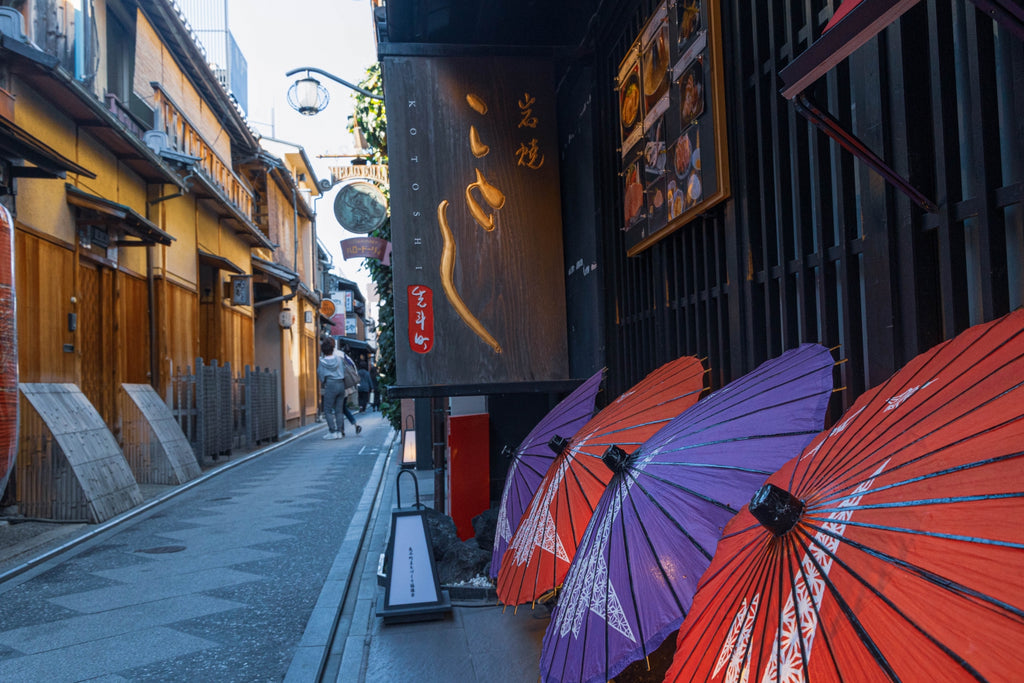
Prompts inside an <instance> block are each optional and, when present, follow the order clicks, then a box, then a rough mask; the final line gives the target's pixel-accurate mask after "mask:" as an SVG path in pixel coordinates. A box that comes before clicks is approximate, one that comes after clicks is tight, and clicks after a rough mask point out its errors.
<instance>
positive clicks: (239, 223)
mask: <svg viewBox="0 0 1024 683" xmlns="http://www.w3.org/2000/svg"><path fill="white" fill-rule="evenodd" d="M0 5H3V6H0V89H2V90H0V94H2V95H3V97H2V98H0V99H3V100H4V104H5V106H4V107H3V108H2V111H0V119H2V120H0V128H2V140H0V149H2V150H3V154H2V162H3V164H4V168H3V170H4V172H3V174H2V178H0V186H2V187H0V201H2V202H3V203H4V205H5V206H7V207H8V208H9V209H10V210H11V212H12V214H13V215H14V217H15V224H16V253H15V272H16V285H17V290H16V291H17V325H18V347H19V356H18V365H19V371H20V380H21V381H22V382H31V383H41V382H42V383H72V384H76V385H78V387H80V388H81V390H82V392H83V393H84V395H85V396H86V397H87V398H88V400H89V401H90V402H91V403H92V404H93V406H94V407H96V409H97V410H98V412H99V413H100V415H101V416H102V417H103V419H104V422H105V423H106V424H107V427H108V428H109V429H110V430H111V432H112V433H113V434H114V435H115V437H117V436H118V435H119V431H120V415H119V414H118V410H119V409H118V392H119V389H120V387H121V385H123V384H149V385H151V386H152V387H154V389H155V390H156V391H157V392H158V393H159V394H160V395H161V396H163V395H164V392H165V390H166V389H167V387H168V384H169V381H170V379H171V378H172V377H173V376H174V375H175V373H176V372H178V371H179V369H181V368H187V367H191V366H192V365H193V364H194V363H195V360H196V358H197V357H201V358H203V359H206V360H207V361H211V360H217V361H218V362H219V363H220V364H224V363H228V362H230V363H231V365H232V368H233V369H235V370H236V371H237V372H238V373H241V372H242V370H243V368H244V367H245V366H246V365H256V364H257V358H258V357H261V358H270V359H272V360H273V362H272V363H269V364H268V367H270V368H271V369H275V370H278V371H280V372H281V376H282V378H284V380H285V381H282V382H281V387H282V389H281V391H282V405H283V406H287V407H288V408H287V411H288V415H287V418H288V420H289V421H290V422H293V423H295V424H300V423H305V422H307V421H311V420H312V419H313V417H314V416H315V410H316V409H315V391H316V379H315V352H313V351H312V349H313V347H314V345H315V338H316V321H317V319H316V316H315V310H316V307H317V305H318V303H319V299H318V296H317V294H316V293H315V283H316V281H317V275H316V273H315V269H316V261H315V260H314V257H313V253H314V248H315V247H314V245H315V235H314V227H313V215H312V210H311V208H310V205H309V201H308V198H309V197H310V196H311V195H315V194H317V193H318V192H319V191H318V189H317V186H316V179H315V177H313V174H312V171H311V169H310V168H309V164H308V159H305V155H304V154H301V155H290V156H291V157H292V158H291V159H281V158H278V157H275V156H273V155H271V154H269V153H267V152H266V151H265V150H264V149H263V147H262V146H261V144H260V139H259V136H258V135H257V134H256V133H255V132H254V131H253V130H252V129H251V128H250V127H249V125H248V123H247V121H246V119H245V115H244V113H243V112H242V111H241V109H240V108H239V107H238V105H237V104H236V103H235V102H234V100H233V99H232V97H231V95H230V94H229V93H228V92H227V91H226V90H225V89H224V87H223V86H222V85H221V83H220V82H219V81H218V80H217V77H216V75H215V74H214V72H213V69H212V68H211V67H210V66H209V65H208V64H207V62H206V57H205V55H204V53H203V50H202V47H201V46H200V44H199V43H198V42H197V38H196V35H195V33H194V32H193V31H192V30H191V29H190V27H189V26H188V23H187V21H186V20H185V19H184V18H183V16H182V15H181V13H180V12H179V10H178V9H177V7H176V5H175V3H174V2H171V1H170V0H154V1H147V2H136V1H134V0H97V1H96V2H90V3H84V5H83V3H73V2H67V1H66V0H47V2H31V3H29V2H4V3H0ZM55 35H57V36H62V38H61V39H60V40H58V41H54V40H52V38H53V36H55ZM259 263H269V264H275V263H281V264H283V267H284V268H285V269H290V270H288V273H287V274H286V275H285V276H284V282H282V281H281V280H280V278H278V279H274V278H273V277H268V276H267V274H266V273H265V272H264V271H261V270H260V269H259V265H258V264H259ZM268 279H269V280H271V281H272V282H271V284H270V285H269V290H268V289H266V288H265V287H263V286H262V284H263V283H264V282H265V281H267V280H268ZM268 300H269V301H268ZM289 306H290V308H291V310H292V311H293V313H294V314H295V315H294V320H295V325H294V326H292V327H291V328H290V329H288V328H285V326H284V325H282V324H281V323H282V322H283V320H282V313H283V311H284V310H285V309H286V308H287V307H289ZM311 312H313V313H311ZM261 316H262V317H265V318H267V319H270V320H272V324H271V325H263V326H261V325H258V324H257V321H258V320H259V319H260V318H261ZM266 349H270V350H266ZM311 395H312V396H314V400H312V401H311V400H310V398H309V397H310V396H311Z"/></svg>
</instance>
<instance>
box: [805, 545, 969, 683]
mask: <svg viewBox="0 0 1024 683" xmlns="http://www.w3.org/2000/svg"><path fill="white" fill-rule="evenodd" d="M812 528H813V527H812ZM819 531H824V530H823V529H820V530H819ZM807 537H808V538H810V540H811V542H812V543H814V544H815V545H816V546H817V547H818V548H819V549H821V551H822V552H823V553H825V554H827V555H828V556H829V557H830V558H832V561H833V562H835V563H836V564H838V565H839V566H840V567H842V568H843V570H844V571H846V573H847V574H848V575H849V576H851V577H853V578H854V579H855V580H856V581H857V582H858V583H860V584H861V585H862V586H864V587H865V588H866V589H867V590H868V591H869V592H871V593H872V594H873V595H874V596H875V597H877V598H878V599H879V600H881V601H882V602H884V603H885V604H886V606H887V607H889V609H891V610H892V611H893V612H895V613H896V614H898V615H899V616H900V617H901V618H902V619H903V621H905V622H906V623H907V624H909V625H910V626H911V627H913V628H914V630H916V631H917V632H918V633H920V634H921V635H922V636H924V637H925V638H927V639H928V640H929V641H930V642H931V643H932V644H933V645H935V646H936V647H937V648H939V649H940V650H942V651H943V652H944V653H945V654H946V655H948V656H949V657H950V659H952V660H953V661H955V662H957V663H958V664H960V666H961V668H963V669H964V670H965V671H967V672H968V673H969V674H970V675H971V676H973V677H974V678H976V679H977V680H979V681H983V680H985V678H984V677H983V676H982V675H981V674H980V673H979V672H978V671H976V670H975V669H974V667H972V666H971V665H970V664H969V663H968V662H967V661H966V660H965V659H964V658H963V657H961V656H960V655H958V654H957V653H956V652H954V651H953V650H952V649H951V648H950V647H949V646H947V645H946V644H945V643H943V642H941V641H940V640H939V639H938V638H936V637H935V636H933V635H932V634H931V633H929V632H928V631H926V630H924V629H923V628H922V627H921V626H920V625H919V624H918V623H917V622H915V621H912V620H911V619H910V618H908V617H907V615H906V614H905V613H904V612H903V611H902V610H901V609H900V608H899V607H897V606H896V604H895V603H894V602H893V601H892V600H891V599H889V598H888V597H887V596H886V595H885V594H883V593H882V592H881V591H879V590H878V589H877V588H876V587H875V586H874V585H872V584H871V583H870V582H869V581H867V580H866V579H865V578H864V577H862V576H861V575H860V574H858V573H857V572H855V571H854V570H853V569H852V568H851V567H850V566H849V565H848V564H847V563H845V562H843V560H841V559H840V558H839V555H838V553H833V552H831V551H830V550H829V549H828V548H826V547H825V546H824V545H823V544H822V543H821V542H819V541H818V540H817V539H816V538H813V537H811V536H810V534H807ZM847 544H848V545H851V546H853V547H858V546H859V544H857V543H850V542H849V541H847ZM860 549H861V550H863V549H864V548H863V547H860ZM807 557H808V558H809V559H810V561H811V562H813V563H814V566H815V567H817V569H818V572H819V573H820V574H821V575H822V578H823V579H824V581H825V584H826V585H827V586H828V589H829V592H830V593H832V596H833V597H834V598H835V599H836V602H837V603H838V604H839V606H840V609H842V611H843V612H844V613H845V614H846V615H847V619H849V620H850V622H851V625H854V628H855V629H856V630H857V631H858V633H859V634H862V635H861V640H862V641H863V642H864V643H865V645H867V642H868V641H870V642H871V643H872V646H874V641H871V640H870V637H868V636H867V633H866V632H863V633H862V627H861V626H860V622H859V621H858V622H856V623H855V622H854V621H853V619H855V617H854V616H853V612H852V610H850V608H849V605H847V604H846V602H845V601H843V600H842V598H841V597H840V595H839V591H838V589H837V588H836V587H835V585H834V584H833V583H832V581H831V580H830V579H829V578H828V574H827V572H823V571H822V568H821V566H820V565H819V564H818V561H817V559H816V558H815V557H814V555H813V553H811V552H810V551H808V552H807ZM865 639H866V640H865ZM879 654H880V653H879ZM883 659H884V658H883ZM876 661H878V660H877V658H876ZM887 670H888V667H887ZM892 678H894V679H895V675H894V674H892Z"/></svg>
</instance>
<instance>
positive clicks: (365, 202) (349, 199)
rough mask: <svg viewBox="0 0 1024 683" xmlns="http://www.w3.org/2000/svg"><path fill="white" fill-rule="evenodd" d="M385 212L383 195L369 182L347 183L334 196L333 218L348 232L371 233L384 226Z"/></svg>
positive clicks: (385, 201) (386, 209) (385, 203)
mask: <svg viewBox="0 0 1024 683" xmlns="http://www.w3.org/2000/svg"><path fill="white" fill-rule="evenodd" d="M387 212H388V203H387V200H386V199H385V198H384V193H383V192H381V191H380V190H379V189H378V188H377V186H376V185H374V184H373V183H371V182H367V181H363V180H360V181H357V182H354V183H349V184H348V185H344V186H342V188H341V189H340V190H338V194H336V195H335V196H334V217H335V218H337V219H338V223H340V224H341V227H342V228H344V229H345V230H348V231H349V232H354V233H357V234H360V235H365V234H367V233H371V232H373V231H374V230H376V229H377V228H379V227H380V226H381V225H383V224H384V219H385V218H387Z"/></svg>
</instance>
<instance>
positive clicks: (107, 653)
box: [0, 627, 215, 683]
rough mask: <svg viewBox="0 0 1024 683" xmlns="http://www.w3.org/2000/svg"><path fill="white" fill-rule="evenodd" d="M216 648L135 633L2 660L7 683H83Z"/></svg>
mask: <svg viewBox="0 0 1024 683" xmlns="http://www.w3.org/2000/svg"><path fill="white" fill-rule="evenodd" d="M213 646H215V643H213V642H211V641H209V640H205V639H203V638H196V637H194V636H190V635H186V634H184V633H178V632H176V631H174V630H172V629H168V628H162V627H158V628H153V629H145V630H143V631H132V632H131V633H129V634H124V635H119V636H115V637H112V638H104V639H101V640H93V641H90V642H88V643H82V644H80V645H74V646H71V647H67V648H62V649H60V650H52V651H49V652H44V653H41V654H35V655H26V656H24V657H14V658H11V659H4V660H2V661H0V680H2V681H5V683H20V682H21V681H25V682H27V683H38V682H39V681H46V682H47V683H61V682H62V681H81V680H86V679H89V678H94V677H96V676H100V675H103V674H107V673H111V672H119V671H120V670H122V669H124V668H126V667H128V666H134V665H138V664H139V663H146V662H152V661H158V660H161V659H166V658H168V657H175V656H179V655H182V654H185V653H187V652H195V651H197V650H203V649H206V648H209V647H213Z"/></svg>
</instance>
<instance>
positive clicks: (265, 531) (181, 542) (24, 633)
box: [0, 413, 393, 681]
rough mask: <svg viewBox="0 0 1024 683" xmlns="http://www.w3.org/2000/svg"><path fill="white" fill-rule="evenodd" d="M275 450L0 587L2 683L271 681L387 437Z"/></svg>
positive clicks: (371, 433)
mask: <svg viewBox="0 0 1024 683" xmlns="http://www.w3.org/2000/svg"><path fill="white" fill-rule="evenodd" d="M358 419H359V421H360V423H361V424H363V426H364V429H363V433H362V434H361V435H359V436H355V435H353V434H351V433H350V434H349V436H347V437H346V438H345V439H341V440H337V441H322V440H321V439H320V436H321V434H322V431H317V432H314V433H311V434H309V435H307V436H304V437H302V438H300V439H297V440H296V441H294V442H292V443H290V444H287V445H285V446H282V447H279V448H277V449H274V450H273V451H271V452H268V453H265V454H263V455H260V456H258V457H255V458H252V459H251V460H249V461H247V462H244V463H242V464H240V465H238V466H236V467H232V468H231V469H230V470H226V471H224V472H222V473H220V474H218V475H217V476H215V477H212V478H210V479H209V480H208V481H204V482H203V483H202V484H200V485H197V486H194V487H192V488H190V489H188V490H186V491H183V492H182V493H180V494H179V495H177V496H175V497H174V498H172V499H170V500H168V501H166V502H164V503H162V504H160V505H158V506H156V507H154V508H153V509H152V510H151V511H149V512H147V513H145V514H143V515H140V516H139V517H138V518H137V519H132V520H131V521H129V522H126V523H124V524H122V525H119V526H117V527H115V528H113V529H111V530H110V531H108V532H106V533H103V534H101V535H99V536H98V537H96V538H94V539H92V540H90V541H87V542H85V543H82V544H81V545H79V546H76V547H75V548H74V550H72V551H70V552H69V553H65V554H63V555H62V556H60V557H59V558H56V559H54V560H52V561H49V562H46V563H44V564H42V565H40V566H39V567H37V568H34V569H32V570H30V571H27V572H25V573H23V574H20V575H19V576H17V577H15V578H13V579H11V580H9V581H7V582H5V583H4V584H0V681H81V680H99V681H122V680H150V681H163V680H166V681H172V680H173V681H280V680H282V679H283V678H284V676H285V674H286V673H287V671H288V667H289V664H290V663H291V661H292V657H293V655H294V653H295V650H296V647H297V645H298V643H299V640H300V638H302V636H303V632H304V630H305V629H306V627H307V622H308V621H309V618H310V614H311V612H312V611H313V607H314V605H315V604H316V601H317V598H318V596H319V594H320V592H321V589H322V588H323V586H324V583H325V579H326V577H327V575H328V572H329V570H330V569H331V566H332V564H333V563H334V561H335V557H336V555H337V554H338V551H339V548H340V547H341V546H342V542H343V540H344V539H345V535H346V531H347V529H348V527H349V522H350V519H351V517H352V514H353V512H354V511H355V508H356V506H357V504H358V503H359V501H360V499H361V497H362V496H363V490H364V488H365V487H366V486H367V485H368V484H369V485H372V486H376V483H375V482H370V481H369V480H370V479H371V474H372V473H373V472H374V471H375V469H376V471H377V472H378V476H379V470H380V468H379V467H376V468H375V465H377V464H378V463H377V461H378V459H379V458H383V457H384V456H385V454H386V451H387V446H388V445H389V440H390V438H392V437H393V432H392V431H391V430H390V428H389V427H387V426H386V424H385V423H384V421H383V419H381V418H380V416H379V415H377V414H369V413H366V414H362V415H360V416H359V418H358Z"/></svg>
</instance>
